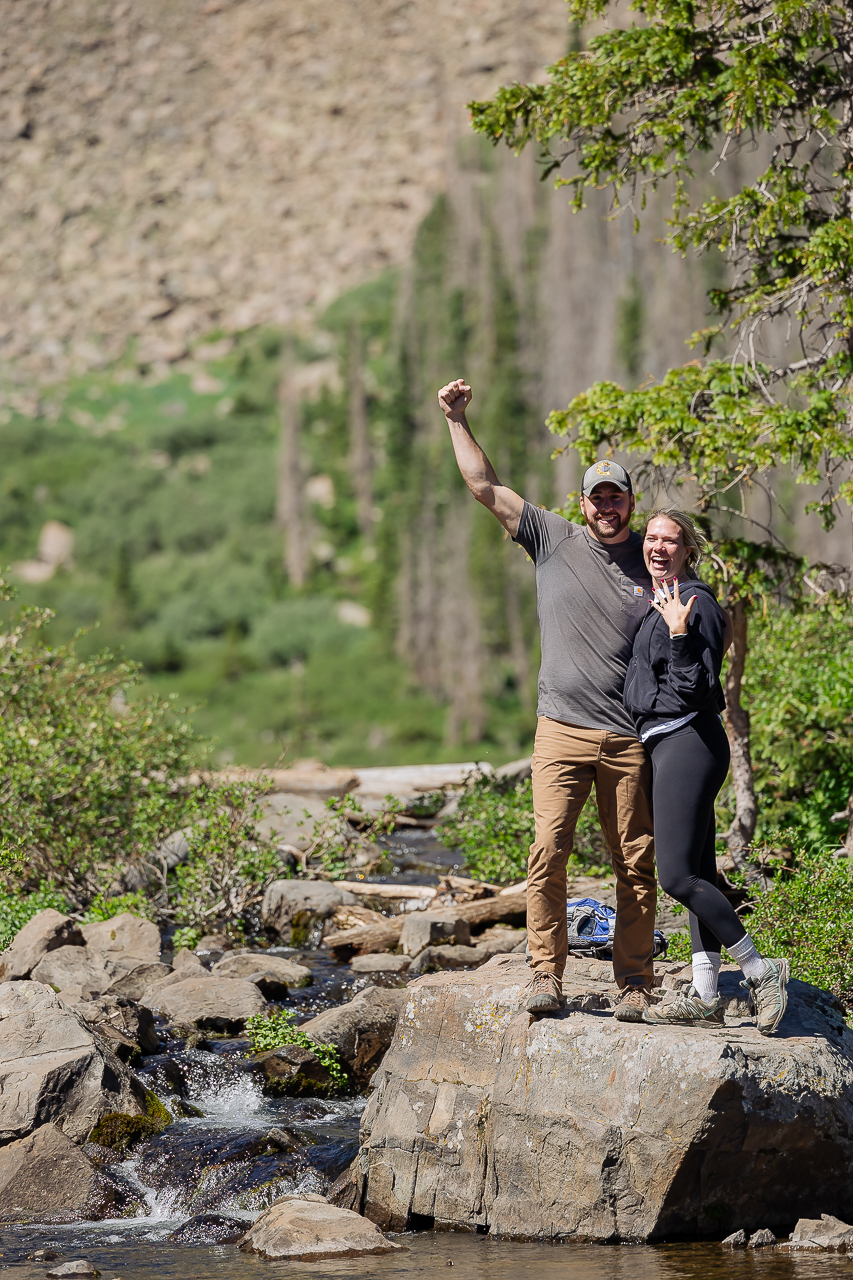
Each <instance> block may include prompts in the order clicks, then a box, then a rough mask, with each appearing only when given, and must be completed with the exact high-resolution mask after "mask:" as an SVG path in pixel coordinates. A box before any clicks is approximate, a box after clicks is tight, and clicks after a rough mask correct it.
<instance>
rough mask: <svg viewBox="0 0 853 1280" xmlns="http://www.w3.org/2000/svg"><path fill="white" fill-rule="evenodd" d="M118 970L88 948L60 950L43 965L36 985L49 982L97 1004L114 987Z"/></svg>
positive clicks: (35, 973) (38, 968)
mask: <svg viewBox="0 0 853 1280" xmlns="http://www.w3.org/2000/svg"><path fill="white" fill-rule="evenodd" d="M115 976H116V970H115V969H114V967H113V966H112V965H110V964H108V962H107V960H106V958H105V957H104V956H103V955H101V954H100V953H99V952H97V951H90V950H89V948H88V947H58V948H57V949H56V951H50V952H48V954H47V955H46V956H45V957H44V958H43V959H42V960H40V961H39V963H38V964H37V965H36V967H35V968H34V969H33V972H32V979H33V982H45V983H47V985H48V986H50V987H54V988H55V989H56V990H57V991H60V992H62V991H67V992H69V993H70V994H72V995H78V996H80V998H81V999H82V1000H96V999H97V997H98V996H100V995H103V993H104V992H105V991H106V989H107V987H109V986H111V985H112V982H113V980H114V978H115Z"/></svg>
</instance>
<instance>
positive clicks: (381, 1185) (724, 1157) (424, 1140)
mask: <svg viewBox="0 0 853 1280" xmlns="http://www.w3.org/2000/svg"><path fill="white" fill-rule="evenodd" d="M589 969H590V962H589V961H578V962H577V969H575V968H574V967H573V963H572V961H571V960H570V961H569V963H568V965H567V970H566V974H565V977H564V984H563V990H564V993H565V995H566V996H567V999H568V1007H567V1008H566V1009H565V1010H560V1011H559V1013H558V1014H556V1015H555V1016H549V1017H541V1018H538V1019H534V1018H532V1017H531V1015H530V1014H528V1013H527V1012H526V1010H525V1009H524V1007H523V998H524V997H523V992H524V987H525V984H526V982H527V980H528V976H529V970H528V969H527V966H526V965H525V964H524V961H523V959H522V957H520V956H515V955H510V956H500V957H496V958H494V959H493V960H490V961H489V962H488V963H487V964H486V965H484V966H483V967H482V968H480V969H477V970H475V971H473V972H470V973H438V974H432V975H429V976H426V977H422V978H419V979H417V980H416V981H415V982H414V983H411V984H410V985H409V986H408V987H407V988H406V989H405V990H404V991H402V992H400V993H398V994H400V995H401V996H402V998H403V1002H404V1008H403V1011H402V1013H401V1015H400V1019H399V1022H398V1025H397V1030H396V1033H395V1036H394V1039H393V1042H392V1045H391V1048H390V1050H389V1052H388V1053H387V1055H386V1056H385V1058H384V1060H383V1061H382V1063H381V1066H380V1067H379V1069H378V1070H377V1072H376V1074H375V1076H374V1077H373V1081H372V1084H373V1092H372V1095H371V1098H370V1101H369V1103H368V1106H367V1109H366V1111H365V1114H364V1117H363V1121H362V1131H361V1149H360V1154H359V1158H358V1166H357V1167H358V1177H359V1188H360V1190H359V1199H358V1202H357V1203H358V1207H359V1208H361V1209H362V1210H363V1211H364V1212H365V1213H366V1214H367V1216H368V1217H370V1218H371V1219H372V1220H373V1221H375V1222H377V1223H378V1224H379V1225H380V1226H381V1227H383V1229H391V1230H397V1229H402V1228H403V1227H405V1225H406V1224H407V1223H409V1222H410V1221H411V1220H412V1218H413V1216H415V1215H417V1216H421V1215H422V1216H424V1217H429V1218H431V1219H434V1221H435V1223H436V1226H439V1227H444V1228H451V1229H452V1228H458V1229H464V1230H473V1229H476V1228H481V1229H486V1230H488V1231H490V1232H491V1233H492V1234H493V1235H498V1236H507V1237H527V1238H529V1237H531V1236H533V1237H541V1238H547V1239H550V1238H566V1239H570V1238H575V1239H592V1240H596V1239H597V1240H619V1239H624V1240H645V1239H654V1238H660V1237H662V1236H668V1235H671V1234H676V1233H677V1234H678V1235H681V1236H685V1235H687V1236H691V1235H692V1236H698V1237H702V1236H708V1235H712V1234H715V1233H717V1232H719V1234H720V1235H722V1234H723V1232H722V1231H721V1230H720V1227H725V1225H726V1223H727V1221H728V1222H730V1223H732V1225H734V1223H738V1224H740V1225H742V1226H743V1228H744V1230H745V1231H747V1232H755V1231H758V1230H759V1229H761V1228H763V1227H770V1228H777V1227H782V1226H783V1225H784V1224H785V1223H789V1222H793V1221H796V1220H797V1218H798V1217H800V1216H805V1215H808V1216H812V1217H814V1216H817V1212H816V1211H821V1210H823V1211H829V1212H832V1213H836V1214H837V1215H838V1216H839V1217H840V1218H842V1219H848V1220H849V1214H850V1211H851V1210H853V1181H851V1179H850V1176H849V1170H850V1168H851V1166H853V1032H851V1031H850V1029H849V1028H847V1027H846V1025H845V1024H844V1020H843V1016H842V1012H841V1009H840V1006H839V1005H838V1002H837V1001H835V1000H834V998H833V997H832V996H830V995H828V994H827V993H826V992H821V991H819V990H817V989H816V988H814V987H810V986H808V985H807V984H805V983H802V982H797V981H793V980H792V981H791V983H790V986H789V1004H788V1012H787V1014H786V1017H785V1019H784V1021H783V1022H782V1024H781V1026H780V1029H779V1032H778V1033H777V1035H776V1036H775V1037H774V1038H770V1039H768V1038H765V1037H762V1036H760V1035H759V1034H758V1031H757V1029H756V1027H755V1025H754V1022H753V1020H752V1019H751V1018H744V1017H742V1016H741V1015H739V1014H737V1015H734V1016H732V1017H731V1018H730V1019H729V1020H728V1021H727V1023H726V1025H725V1026H723V1027H720V1028H719V1029H717V1028H714V1029H709V1028H702V1029H694V1028H685V1027H676V1026H673V1027H665V1026H664V1027H654V1028H650V1027H648V1026H646V1025H643V1024H642V1023H623V1022H617V1021H616V1020H615V1019H614V1018H612V1017H610V1016H606V1015H605V1016H602V1012H601V1010H602V1008H603V1007H604V1006H605V1005H606V1003H608V993H612V992H613V991H614V987H613V984H612V982H604V981H595V980H593V979H590V978H588V977H583V978H579V977H577V976H576V975H577V974H580V973H581V972H582V971H585V972H588V971H589ZM663 971H664V972H666V971H668V969H667V970H663ZM596 1007H597V1010H598V1011H596V1012H593V1009H596ZM586 1010H589V1011H586ZM321 1016H325V1015H321ZM316 1022H319V1019H315V1023H316ZM309 1025H310V1024H309ZM318 1038H320V1037H318Z"/></svg>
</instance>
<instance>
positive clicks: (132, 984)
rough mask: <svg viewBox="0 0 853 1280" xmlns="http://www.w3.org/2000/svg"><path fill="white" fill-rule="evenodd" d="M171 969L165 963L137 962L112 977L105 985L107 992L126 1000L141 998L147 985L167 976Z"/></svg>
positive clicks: (151, 984) (149, 985)
mask: <svg viewBox="0 0 853 1280" xmlns="http://www.w3.org/2000/svg"><path fill="white" fill-rule="evenodd" d="M170 973H171V969H170V968H169V966H168V965H167V964H159V963H158V964H152V963H145V964H138V965H135V966H134V967H133V968H132V969H130V970H128V972H127V973H123V974H121V976H120V977H118V978H114V979H113V981H112V982H111V983H110V985H109V986H108V987H107V994H108V995H111V996H124V997H126V998H127V999H128V1000H141V999H142V997H143V996H144V995H145V992H146V991H147V990H148V988H149V987H151V986H153V985H154V983H155V982H159V981H160V980H161V979H162V978H167V977H168V976H169V974H170Z"/></svg>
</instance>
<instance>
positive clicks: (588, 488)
mask: <svg viewBox="0 0 853 1280" xmlns="http://www.w3.org/2000/svg"><path fill="white" fill-rule="evenodd" d="M597 484H615V485H616V488H617V489H621V490H622V492H623V493H633V492H634V490H633V486H632V484H631V477H630V476H629V475H628V472H627V471H626V470H625V468H624V467H622V466H620V465H619V463H618V462H611V461H610V459H609V458H602V460H601V462H594V463H593V464H592V466H591V467H587V469H586V471H585V472H584V475H583V480H582V481H581V493H582V494H584V495H585V496H586V495H587V494H590V493H592V491H593V489H594V488H595V486H596V485H597Z"/></svg>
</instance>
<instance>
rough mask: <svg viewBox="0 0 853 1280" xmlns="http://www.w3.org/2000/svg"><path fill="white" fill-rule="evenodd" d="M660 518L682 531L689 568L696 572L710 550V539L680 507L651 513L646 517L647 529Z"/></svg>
mask: <svg viewBox="0 0 853 1280" xmlns="http://www.w3.org/2000/svg"><path fill="white" fill-rule="evenodd" d="M660 517H664V518H665V519H667V520H671V521H672V523H673V524H677V525H678V527H679V529H680V530H681V540H682V542H683V543H684V545H685V547H686V548H687V567H688V569H690V570H691V572H693V571H695V570H696V569H697V568H698V566H699V562H700V560H701V559H702V556H703V554H704V553H705V552H706V551H707V550H708V539H707V538H706V537H705V535H704V533H703V532H702V530H701V529H698V528H697V527H696V522H695V521H694V519H693V517H692V516H689V515H688V514H687V512H686V511H682V510H681V509H680V508H679V507H657V508H656V509H655V510H654V511H650V512H649V514H648V515H647V516H646V524H645V529H648V527H649V525H650V524H651V522H652V521H653V520H657V519H658V518H660ZM645 529H644V532H645Z"/></svg>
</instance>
